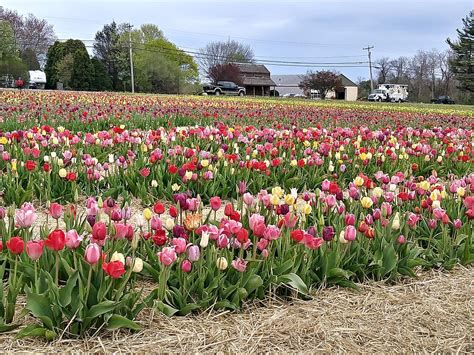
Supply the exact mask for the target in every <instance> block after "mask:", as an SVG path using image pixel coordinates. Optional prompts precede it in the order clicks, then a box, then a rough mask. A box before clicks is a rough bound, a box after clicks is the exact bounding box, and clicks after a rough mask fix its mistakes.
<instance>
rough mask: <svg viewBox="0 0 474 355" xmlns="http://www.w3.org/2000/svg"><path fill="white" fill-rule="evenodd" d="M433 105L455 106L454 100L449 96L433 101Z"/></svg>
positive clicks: (439, 97)
mask: <svg viewBox="0 0 474 355" xmlns="http://www.w3.org/2000/svg"><path fill="white" fill-rule="evenodd" d="M431 103H433V104H445V105H454V100H453V99H452V98H450V97H449V96H438V98H436V99H432V100H431Z"/></svg>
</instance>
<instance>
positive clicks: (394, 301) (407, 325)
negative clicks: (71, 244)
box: [0, 267, 474, 353]
mask: <svg viewBox="0 0 474 355" xmlns="http://www.w3.org/2000/svg"><path fill="white" fill-rule="evenodd" d="M473 291H474V268H461V267H459V268H457V269H456V270H455V271H452V272H449V273H447V272H441V271H429V272H426V273H423V274H422V275H420V277H419V278H418V279H407V280H405V281H404V282H402V283H398V284H395V285H387V284H384V283H381V282H379V283H375V282H369V283H365V284H362V285H360V291H359V292H356V291H352V290H349V289H337V288H332V289H325V290H321V291H319V292H316V293H315V294H314V298H313V299H312V300H310V301H301V300H297V301H295V302H293V303H292V304H289V303H287V302H286V303H285V302H278V301H275V300H269V301H265V303H264V304H260V305H248V306H247V307H246V309H245V310H244V311H243V312H241V313H238V312H235V313H230V312H212V311H210V312H206V313H203V314H200V315H195V316H187V317H173V318H167V317H165V316H163V315H161V314H154V313H153V312H151V311H150V310H148V311H147V312H145V313H144V314H143V315H142V316H141V319H140V323H141V325H142V326H143V330H142V331H140V332H137V333H129V332H127V331H117V332H113V333H110V332H101V333H100V334H99V335H96V336H94V337H90V338H87V339H83V340H66V339H62V340H59V341H56V342H52V343H45V342H43V341H42V340H40V339H22V340H16V339H15V338H14V333H10V334H2V335H1V336H0V344H2V351H26V352H63V351H85V352H185V351H186V352H187V351H191V352H216V351H226V352H229V351H230V352H248V353H250V352H268V351H278V352H297V351H298V352H341V351H344V352H350V353H368V352H370V353H372V352H376V353H388V352H390V353H419V352H443V353H445V352H449V353H473V352H474V297H473Z"/></svg>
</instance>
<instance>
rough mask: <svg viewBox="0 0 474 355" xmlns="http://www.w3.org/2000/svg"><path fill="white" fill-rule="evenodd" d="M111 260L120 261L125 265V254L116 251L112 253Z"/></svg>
mask: <svg viewBox="0 0 474 355" xmlns="http://www.w3.org/2000/svg"><path fill="white" fill-rule="evenodd" d="M110 261H111V262H112V261H120V262H122V264H124V265H125V256H124V255H123V254H122V253H119V252H114V253H113V254H112V257H111V258H110Z"/></svg>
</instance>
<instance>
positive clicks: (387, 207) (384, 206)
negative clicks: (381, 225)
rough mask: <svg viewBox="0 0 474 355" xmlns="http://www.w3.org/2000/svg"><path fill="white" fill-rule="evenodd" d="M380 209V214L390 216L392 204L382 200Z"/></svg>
mask: <svg viewBox="0 0 474 355" xmlns="http://www.w3.org/2000/svg"><path fill="white" fill-rule="evenodd" d="M380 210H381V212H382V216H384V217H390V216H391V215H392V205H391V204H390V203H388V202H382V206H381V207H380Z"/></svg>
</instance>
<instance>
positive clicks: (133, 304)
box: [0, 91, 474, 339]
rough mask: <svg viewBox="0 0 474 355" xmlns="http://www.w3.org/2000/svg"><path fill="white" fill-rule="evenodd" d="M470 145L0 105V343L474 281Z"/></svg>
mask: <svg viewBox="0 0 474 355" xmlns="http://www.w3.org/2000/svg"><path fill="white" fill-rule="evenodd" d="M473 142H474V115H473V111H469V110H467V109H462V108H455V109H449V110H448V109H433V108H431V106H429V107H428V108H426V109H425V108H423V107H420V106H399V105H381V106H377V105H369V104H336V103H326V102H322V103H310V102H299V101H295V102H291V101H273V100H256V99H215V100H213V99H208V98H191V97H156V96H147V95H134V96H130V95H121V94H90V93H81V94H79V93H59V92H30V91H24V92H13V91H0V154H1V159H0V206H3V207H0V236H1V239H2V240H1V244H0V250H1V254H0V276H1V277H2V279H3V280H4V281H5V282H6V285H7V287H6V288H5V289H1V290H0V330H2V331H10V330H11V329H14V328H16V327H21V329H20V331H19V333H17V336H19V337H23V336H44V337H46V338H48V339H52V338H55V337H57V336H59V335H61V334H63V335H64V334H68V335H69V336H81V335H83V334H85V333H89V332H91V331H96V330H97V329H100V328H102V327H106V328H108V329H117V328H129V329H132V330H136V329H138V328H139V325H138V324H137V323H136V322H135V321H134V320H135V319H136V317H137V315H138V314H139V313H140V311H141V310H142V309H143V308H145V307H154V308H156V309H157V310H159V311H162V312H164V313H165V314H168V315H173V314H181V315H182V314H187V313H190V312H193V311H199V310H205V309H207V308H209V307H211V306H212V307H214V308H227V309H238V308H239V307H240V306H241V305H242V303H243V302H244V301H246V300H249V299H253V298H264V297H266V296H268V295H270V296H272V295H277V296H281V297H285V296H294V295H301V296H303V297H304V296H306V295H308V293H309V292H310V290H311V289H313V288H315V287H319V286H320V285H341V286H348V287H356V286H355V282H357V281H361V280H365V279H375V280H396V279H397V278H399V277H400V276H414V272H415V270H416V269H417V268H431V267H437V268H439V267H442V268H446V269H449V268H452V267H453V266H455V265H456V264H458V263H461V264H464V265H467V264H471V263H472V261H473V260H474V246H473V243H472V239H473V235H474V232H473V222H472V220H473V219H474V169H473V166H474V149H473V148H474V147H473ZM137 200H138V201H140V206H139V207H136V206H135V205H133V206H132V201H137ZM44 210H47V218H46V219H45V220H42V219H40V218H38V216H39V215H40V214H41V213H42V211H44ZM144 280H154V281H155V282H156V287H155V289H154V290H153V291H152V292H149V293H146V294H144V293H143V290H142V288H141V287H140V285H141V283H142V282H143V281H144ZM19 294H24V295H25V296H26V307H25V311H23V312H16V314H15V309H16V307H17V304H16V300H17V296H18V295H19ZM25 314H30V315H31V316H33V317H34V318H35V319H36V320H37V322H36V323H33V324H31V323H28V324H25V322H24V321H23V318H22V316H24V315H25Z"/></svg>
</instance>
